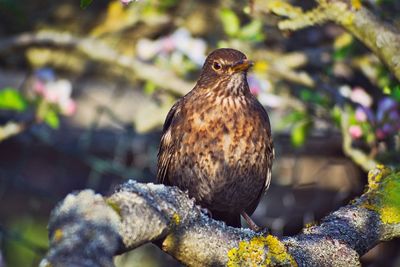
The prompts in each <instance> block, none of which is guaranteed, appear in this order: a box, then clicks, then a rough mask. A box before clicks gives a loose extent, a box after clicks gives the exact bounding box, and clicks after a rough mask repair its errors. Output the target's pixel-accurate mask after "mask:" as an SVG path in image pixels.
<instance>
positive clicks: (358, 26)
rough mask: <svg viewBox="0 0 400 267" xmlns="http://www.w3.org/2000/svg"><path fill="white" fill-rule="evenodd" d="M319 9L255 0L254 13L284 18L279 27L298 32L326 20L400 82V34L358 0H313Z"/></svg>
mask: <svg viewBox="0 0 400 267" xmlns="http://www.w3.org/2000/svg"><path fill="white" fill-rule="evenodd" d="M316 2H317V3H318V6H317V7H316V8H314V9H312V10H310V11H307V12H305V11H303V10H302V9H301V8H299V7H295V6H292V5H290V4H289V3H287V2H285V1H283V0H275V1H263V0H257V1H254V4H253V10H254V11H255V12H257V11H258V12H269V13H274V14H276V15H278V16H282V17H286V18H285V19H283V20H281V21H280V22H279V24H278V27H279V28H280V29H281V30H298V29H302V28H305V27H308V26H312V25H317V24H322V23H326V22H328V21H331V22H335V23H337V24H338V25H341V26H342V27H343V28H345V29H346V30H347V31H349V32H350V33H352V34H353V35H354V36H356V37H357V38H358V39H359V40H360V41H361V42H362V43H364V44H365V45H366V46H367V47H368V48H369V49H371V50H372V52H373V53H374V54H376V55H377V56H379V58H380V59H381V60H382V61H383V62H384V63H385V64H386V65H387V67H388V68H389V70H390V71H391V72H392V73H393V74H394V75H395V77H396V78H397V79H398V80H399V81H400V52H399V51H400V31H399V29H396V28H395V27H394V26H393V25H390V24H388V23H386V22H384V21H382V20H381V19H379V18H378V17H377V16H375V15H374V14H373V13H372V12H370V11H369V10H368V9H367V8H366V7H364V6H362V4H361V1H360V0H330V1H328V0H316Z"/></svg>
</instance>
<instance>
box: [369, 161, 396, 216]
mask: <svg viewBox="0 0 400 267" xmlns="http://www.w3.org/2000/svg"><path fill="white" fill-rule="evenodd" d="M368 182H369V183H368V194H369V197H368V199H367V200H366V201H365V203H364V205H363V206H364V207H366V208H368V209H371V210H374V211H376V212H378V213H379V215H380V218H381V220H382V222H383V223H386V224H394V223H400V172H398V173H391V171H390V169H388V168H386V167H384V166H383V165H378V166H377V167H376V168H375V169H374V170H371V171H370V172H369V174H368Z"/></svg>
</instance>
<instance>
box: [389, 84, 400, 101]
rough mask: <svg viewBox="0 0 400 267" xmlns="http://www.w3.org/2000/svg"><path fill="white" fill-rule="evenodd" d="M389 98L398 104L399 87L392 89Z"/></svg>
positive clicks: (399, 96)
mask: <svg viewBox="0 0 400 267" xmlns="http://www.w3.org/2000/svg"><path fill="white" fill-rule="evenodd" d="M391 96H392V97H393V98H394V100H396V101H397V102H400V85H397V86H396V87H394V88H393V89H392V92H391Z"/></svg>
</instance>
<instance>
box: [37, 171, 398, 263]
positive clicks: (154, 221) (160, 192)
mask: <svg viewBox="0 0 400 267" xmlns="http://www.w3.org/2000/svg"><path fill="white" fill-rule="evenodd" d="M399 196H400V173H392V172H391V171H390V170H389V169H387V168H384V167H382V166H378V167H377V168H376V169H374V170H372V171H370V173H369V187H368V190H367V191H366V192H365V193H364V194H363V195H362V196H361V197H359V198H358V199H356V200H354V201H353V202H352V203H350V204H349V205H347V206H345V207H342V208H340V209H339V210H338V211H335V212H333V213H332V214H330V215H328V216H327V217H325V218H324V219H323V220H322V221H321V223H320V224H319V225H315V226H310V227H306V228H305V229H304V230H303V232H302V233H300V234H298V235H295V236H292V237H283V238H280V239H278V238H277V237H275V236H272V235H266V234H260V233H255V232H252V231H251V230H248V229H236V228H232V227H228V226H226V225H225V224H224V223H222V222H219V221H214V220H212V219H210V218H209V217H208V216H206V215H204V214H203V212H202V210H201V209H200V207H198V206H196V205H195V203H194V201H193V200H191V199H189V198H188V196H187V194H186V193H183V192H182V191H180V190H179V189H177V188H175V187H166V186H164V185H154V184H142V183H137V182H134V181H129V182H127V183H126V184H124V185H122V186H121V187H120V188H119V189H118V190H117V191H116V192H115V193H114V194H112V195H111V196H110V197H107V198H103V197H102V196H100V195H98V194H94V193H93V192H92V191H91V190H84V191H81V192H79V193H77V194H75V195H72V194H70V195H68V196H67V197H66V198H65V199H64V201H62V202H61V203H60V204H59V205H58V206H57V207H56V208H55V209H54V210H53V212H52V215H51V218H50V222H49V233H50V234H49V236H50V249H49V251H48V253H47V255H46V258H45V259H44V260H42V262H41V265H40V266H42V267H43V266H74V264H78V265H79V266H112V257H113V256H114V255H115V254H116V253H117V251H119V252H122V251H126V250H130V249H134V248H136V247H138V246H140V245H142V244H145V243H147V242H153V241H157V242H158V243H159V244H161V248H162V249H163V250H164V251H165V252H167V253H169V254H170V255H172V256H173V257H175V258H176V259H177V260H179V261H181V262H182V263H183V264H185V265H188V266H226V265H227V266H254V265H256V266H259V265H260V266H263V265H264V266H360V262H359V257H360V256H361V255H363V254H364V253H366V252H367V251H368V250H369V249H371V248H372V247H374V246H375V245H376V244H378V243H379V242H381V241H385V240H389V239H392V238H394V237H399V236H400V197H399Z"/></svg>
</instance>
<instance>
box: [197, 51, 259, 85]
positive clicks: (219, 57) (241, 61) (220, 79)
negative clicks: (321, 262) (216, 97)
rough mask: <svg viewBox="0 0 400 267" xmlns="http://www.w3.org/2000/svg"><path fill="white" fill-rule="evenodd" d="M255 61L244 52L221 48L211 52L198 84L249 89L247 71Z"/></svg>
mask: <svg viewBox="0 0 400 267" xmlns="http://www.w3.org/2000/svg"><path fill="white" fill-rule="evenodd" d="M252 65H253V63H252V62H251V61H250V60H248V59H247V57H246V55H245V54H243V53H242V52H240V51H238V50H235V49H231V48H220V49H216V50H214V51H213V52H211V53H210V54H209V55H208V57H207V59H206V61H205V63H204V65H203V69H202V71H201V75H200V78H199V81H198V85H200V86H201V87H205V88H209V89H212V88H216V87H218V88H219V89H221V88H225V89H227V90H232V91H235V90H237V89H238V88H237V87H241V88H242V87H244V88H242V89H243V90H245V89H248V85H247V77H246V75H247V71H248V69H249V68H250V67H251V66H252Z"/></svg>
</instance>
